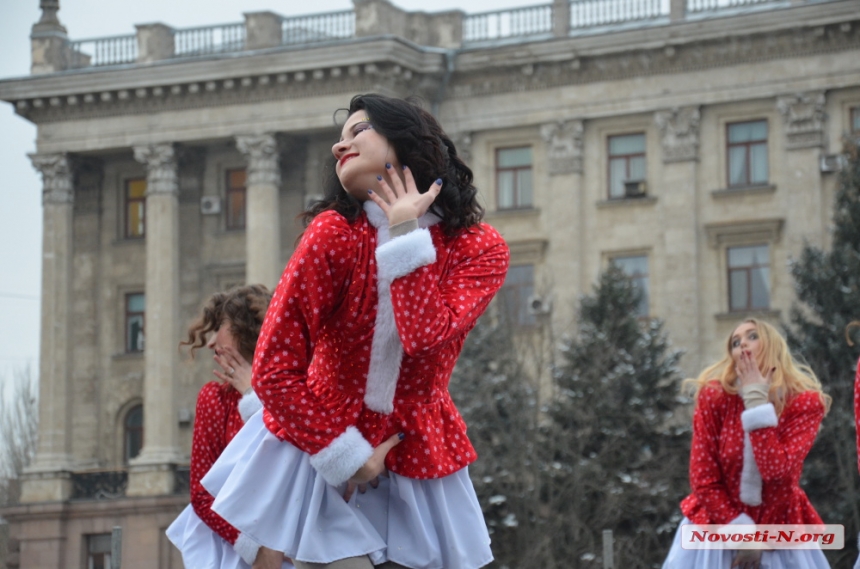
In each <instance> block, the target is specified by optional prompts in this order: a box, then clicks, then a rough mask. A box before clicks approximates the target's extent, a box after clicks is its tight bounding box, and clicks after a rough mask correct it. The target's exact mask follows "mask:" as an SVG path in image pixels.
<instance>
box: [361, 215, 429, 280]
mask: <svg viewBox="0 0 860 569" xmlns="http://www.w3.org/2000/svg"><path fill="white" fill-rule="evenodd" d="M435 261H436V248H435V247H434V246H433V237H432V236H431V235H430V231H429V230H428V229H426V228H421V229H416V230H415V231H410V232H409V233H407V234H406V235H403V236H401V237H395V238H394V239H392V240H391V241H389V242H388V243H385V244H383V245H380V246H379V247H377V248H376V262H377V265H378V278H379V281H380V282H381V283H390V282H391V281H393V280H394V279H396V278H398V277H402V276H404V275H408V274H409V273H411V272H412V271H414V270H415V269H417V268H419V267H423V266H424V265H429V264H431V263H433V262H435Z"/></svg>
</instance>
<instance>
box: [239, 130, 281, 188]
mask: <svg viewBox="0 0 860 569" xmlns="http://www.w3.org/2000/svg"><path fill="white" fill-rule="evenodd" d="M236 148H238V149H239V152H241V153H242V154H244V155H245V158H246V159H247V160H248V185H249V186H257V185H263V184H266V185H274V186H279V185H280V184H281V170H280V168H279V166H278V162H279V160H280V154H279V152H280V149H279V148H278V140H277V138H275V135H274V134H271V133H266V134H251V135H239V136H237V137H236Z"/></svg>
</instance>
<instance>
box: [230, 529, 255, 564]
mask: <svg viewBox="0 0 860 569" xmlns="http://www.w3.org/2000/svg"><path fill="white" fill-rule="evenodd" d="M233 549H235V550H236V553H238V554H239V557H241V558H242V560H243V561H244V562H245V563H247V564H248V565H253V564H254V561H255V560H256V559H257V551H258V550H259V549H260V545H259V544H258V543H256V542H255V541H254V540H252V539H251V538H250V537H248V536H247V535H245V534H244V533H240V534H239V537H237V538H236V543H234V544H233Z"/></svg>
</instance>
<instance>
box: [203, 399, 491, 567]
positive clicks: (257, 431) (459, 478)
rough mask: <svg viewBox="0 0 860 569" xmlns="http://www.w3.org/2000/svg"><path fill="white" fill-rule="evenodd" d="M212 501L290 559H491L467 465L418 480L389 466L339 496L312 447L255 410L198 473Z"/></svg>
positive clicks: (476, 562)
mask: <svg viewBox="0 0 860 569" xmlns="http://www.w3.org/2000/svg"><path fill="white" fill-rule="evenodd" d="M202 483H203V486H204V487H205V488H206V489H207V490H208V491H209V492H210V493H211V494H212V495H213V496H215V502H214V504H213V506H212V509H213V510H214V511H215V512H217V513H218V514H219V515H220V516H221V517H223V518H224V519H225V520H227V521H228V522H230V523H231V524H232V525H233V526H234V527H235V528H237V529H238V530H239V531H241V532H242V533H245V534H247V535H248V537H250V538H251V539H253V540H254V541H256V542H257V543H259V544H261V545H264V546H266V547H268V548H270V549H274V550H276V551H282V552H284V553H285V554H286V555H287V556H288V557H290V558H291V559H298V560H300V561H306V562H311V563H331V562H332V561H336V560H338V559H346V558H349V557H360V556H363V555H367V556H369V557H370V560H371V561H372V562H373V563H374V564H375V565H378V564H380V563H383V562H385V561H393V562H395V563H399V564H400V565H403V566H406V567H410V568H412V569H478V568H479V567H483V566H484V565H487V564H488V563H490V562H491V561H492V560H493V555H492V552H491V550H490V537H489V533H488V531H487V526H486V524H485V522H484V516H483V513H482V512H481V507H480V504H479V503H478V499H477V496H476V495H475V490H474V488H473V486H472V481H471V480H470V479H469V473H468V469H466V468H463V469H461V470H459V471H457V472H455V473H453V474H451V475H449V476H446V477H444V478H437V479H431V480H416V479H411V478H406V477H403V476H399V475H397V474H394V473H391V475H390V477H388V478H380V484H379V487H378V488H375V489H374V488H368V489H367V492H366V493H364V494H360V493H358V492H356V493H355V494H353V496H352V498H351V499H350V500H349V502H346V501H345V500H344V499H343V490H344V488H343V487H340V488H336V487H334V486H331V485H329V484H328V483H326V481H325V480H324V479H323V478H322V476H320V474H319V473H317V471H316V470H315V469H314V468H313V467H312V466H311V464H310V455H308V454H307V453H305V452H303V451H301V450H299V449H298V448H296V447H295V446H293V445H292V444H290V443H288V442H283V441H280V440H278V439H277V437H275V436H274V435H272V434H271V433H270V432H269V430H268V429H266V426H265V424H264V423H263V414H262V412H260V413H257V414H255V415H254V416H253V417H251V418H250V419H249V420H248V422H247V423H246V424H245V426H244V427H242V430H240V431H239V433H238V434H237V435H236V436H235V437H234V438H233V440H232V441H231V442H230V444H229V445H227V448H225V449H224V452H223V453H222V454H221V456H220V457H219V458H218V460H217V461H216V462H215V464H214V465H213V466H212V468H211V469H210V470H209V472H208V473H207V474H206V476H205V477H204V478H203V480H202Z"/></svg>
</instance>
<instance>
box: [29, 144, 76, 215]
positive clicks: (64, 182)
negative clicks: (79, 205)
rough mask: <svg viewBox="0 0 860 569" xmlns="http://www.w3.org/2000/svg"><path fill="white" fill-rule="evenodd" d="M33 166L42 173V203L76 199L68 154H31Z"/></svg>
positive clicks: (58, 202)
mask: <svg viewBox="0 0 860 569" xmlns="http://www.w3.org/2000/svg"><path fill="white" fill-rule="evenodd" d="M29 156H30V161H31V162H32V163H33V167H34V168H35V169H36V170H38V171H39V172H40V173H41V174H42V205H43V206H44V205H48V204H70V203H72V202H73V201H74V191H73V189H72V187H73V184H72V176H73V170H72V164H71V160H70V159H69V155H68V154H64V153H60V154H30V155H29Z"/></svg>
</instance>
